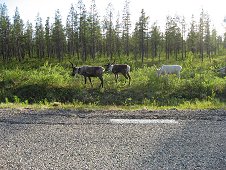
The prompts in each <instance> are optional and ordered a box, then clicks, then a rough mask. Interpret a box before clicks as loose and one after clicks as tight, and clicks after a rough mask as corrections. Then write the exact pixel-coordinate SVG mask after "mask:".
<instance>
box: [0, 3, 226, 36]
mask: <svg viewBox="0 0 226 170" xmlns="http://www.w3.org/2000/svg"><path fill="white" fill-rule="evenodd" d="M129 1H130V5H129V12H130V13H131V17H130V19H131V23H132V26H133V25H135V22H137V21H138V20H139V17H140V16H141V10H142V9H144V11H145V14H146V16H149V23H150V24H149V25H150V26H151V25H152V24H153V23H154V22H157V25H159V26H160V27H161V30H163V29H164V27H165V23H166V16H172V17H174V16H175V15H178V16H181V17H182V16H184V17H185V21H186V22H187V24H188V26H187V27H188V28H189V27H190V21H191V17H192V14H193V15H194V16H195V20H196V21H198V20H199V16H200V13H201V10H202V9H204V11H205V12H207V13H208V14H209V16H210V20H211V25H212V26H213V27H214V28H216V30H217V32H218V34H219V35H223V33H224V32H226V22H225V23H224V22H223V21H224V18H225V17H226V0H129ZM77 2H78V0H0V3H1V4H3V3H5V4H6V6H7V8H8V15H9V16H10V17H11V18H12V17H13V16H14V13H15V9H16V7H18V9H19V13H20V16H21V18H22V19H23V21H24V22H26V21H27V20H29V21H30V22H32V23H35V19H36V17H37V15H38V13H39V16H40V17H41V18H42V20H43V23H44V22H45V20H46V18H47V17H50V19H52V21H53V18H54V16H55V11H56V10H57V9H59V10H60V14H61V16H62V21H63V23H65V22H66V18H67V15H68V13H69V10H70V7H71V4H73V5H76V4H77ZM110 2H111V3H112V5H113V9H114V16H113V17H114V18H115V19H116V17H117V14H118V12H119V13H120V15H121V16H122V11H123V7H124V4H125V0H96V6H97V10H98V14H99V15H100V18H101V19H102V17H103V16H104V15H105V14H106V8H107V5H108V4H109V3H110ZM83 3H84V4H85V5H86V9H87V10H89V8H90V3H91V0H83Z"/></svg>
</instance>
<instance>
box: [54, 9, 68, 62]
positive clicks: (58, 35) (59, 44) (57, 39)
mask: <svg viewBox="0 0 226 170" xmlns="http://www.w3.org/2000/svg"><path fill="white" fill-rule="evenodd" d="M52 41H53V50H54V54H55V56H56V57H57V59H58V60H59V61H62V60H63V56H64V52H65V43H66V40H65V35H64V27H63V24H62V20H61V15H60V11H59V9H58V10H57V11H56V13H55V21H54V23H53V28H52Z"/></svg>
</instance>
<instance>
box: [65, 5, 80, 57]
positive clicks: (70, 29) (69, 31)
mask: <svg viewBox="0 0 226 170" xmlns="http://www.w3.org/2000/svg"><path fill="white" fill-rule="evenodd" d="M66 36H67V52H68V53H69V54H70V55H72V56H74V55H75V54H76V53H77V54H78V49H79V47H78V14H77V11H76V9H75V8H74V6H73V5H71V9H70V12H69V14H68V17H67V23H66Z"/></svg>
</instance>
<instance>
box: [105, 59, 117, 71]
mask: <svg viewBox="0 0 226 170" xmlns="http://www.w3.org/2000/svg"><path fill="white" fill-rule="evenodd" d="M114 64H115V60H114V62H113V63H110V62H109V63H107V64H106V65H104V66H105V69H106V71H112V68H113V65H114Z"/></svg>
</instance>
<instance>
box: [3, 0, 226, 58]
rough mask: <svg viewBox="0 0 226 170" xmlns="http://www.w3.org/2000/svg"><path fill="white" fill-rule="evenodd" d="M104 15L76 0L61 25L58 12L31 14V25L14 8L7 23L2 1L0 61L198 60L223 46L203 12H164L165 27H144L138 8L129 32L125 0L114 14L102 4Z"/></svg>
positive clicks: (224, 42) (145, 19)
mask: <svg viewBox="0 0 226 170" xmlns="http://www.w3.org/2000/svg"><path fill="white" fill-rule="evenodd" d="M106 9H107V10H106V15H105V16H104V19H103V20H102V21H100V18H99V14H98V12H97V8H96V4H95V0H92V3H91V6H90V7H89V10H87V9H86V6H85V4H84V3H83V1H82V0H78V2H77V4H75V5H73V4H72V5H71V8H70V11H69V13H68V16H67V20H66V24H64V23H62V18H61V14H60V11H59V10H57V11H56V12H55V19H54V22H53V23H50V18H49V17H47V19H46V20H45V21H43V20H42V18H41V17H40V16H39V14H38V15H37V18H36V21H35V25H34V26H33V25H32V23H31V22H29V21H27V22H26V23H24V21H23V20H22V18H21V17H20V13H19V9H18V8H16V10H15V14H14V16H13V17H12V21H11V19H10V17H9V16H8V13H7V6H6V4H0V57H1V60H3V61H4V62H9V61H11V60H13V59H16V60H18V61H23V60H24V59H25V58H39V59H41V58H47V57H48V58H57V59H58V60H59V61H62V60H63V58H64V57H65V56H69V57H75V58H76V59H78V60H82V61H83V62H84V61H86V60H87V59H89V58H91V59H93V60H95V58H97V57H99V56H104V57H107V58H109V59H112V58H116V57H122V56H133V57H134V59H136V60H137V59H141V60H142V62H143V61H144V59H145V58H148V57H152V58H153V59H154V58H159V59H160V57H163V56H164V57H165V59H170V58H172V57H175V59H176V60H178V59H182V60H183V59H185V58H186V55H187V53H188V52H192V53H194V54H195V56H197V57H200V59H201V60H203V58H204V57H209V58H211V57H213V56H214V55H217V54H219V53H220V52H222V51H223V49H224V48H226V34H224V37H222V36H219V35H218V34H217V30H216V29H214V28H213V29H212V28H211V22H210V18H209V15H208V13H207V12H205V11H204V10H202V11H201V13H200V19H199V21H198V22H197V21H195V20H194V16H193V17H192V21H191V23H190V24H187V23H186V21H185V18H183V17H182V18H180V17H178V16H175V17H171V16H167V22H166V25H165V31H164V32H161V31H160V27H159V26H158V25H157V24H156V23H154V24H153V25H152V26H151V27H150V26H149V20H150V19H151V18H149V17H148V16H146V14H145V11H144V10H141V14H140V17H139V18H138V21H137V22H136V24H135V27H134V30H131V28H132V25H131V19H130V11H129V1H128V0H125V2H124V7H123V13H122V15H121V16H120V15H119V14H118V15H116V16H114V13H113V6H112V4H111V3H109V4H108V6H107V8H106Z"/></svg>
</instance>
